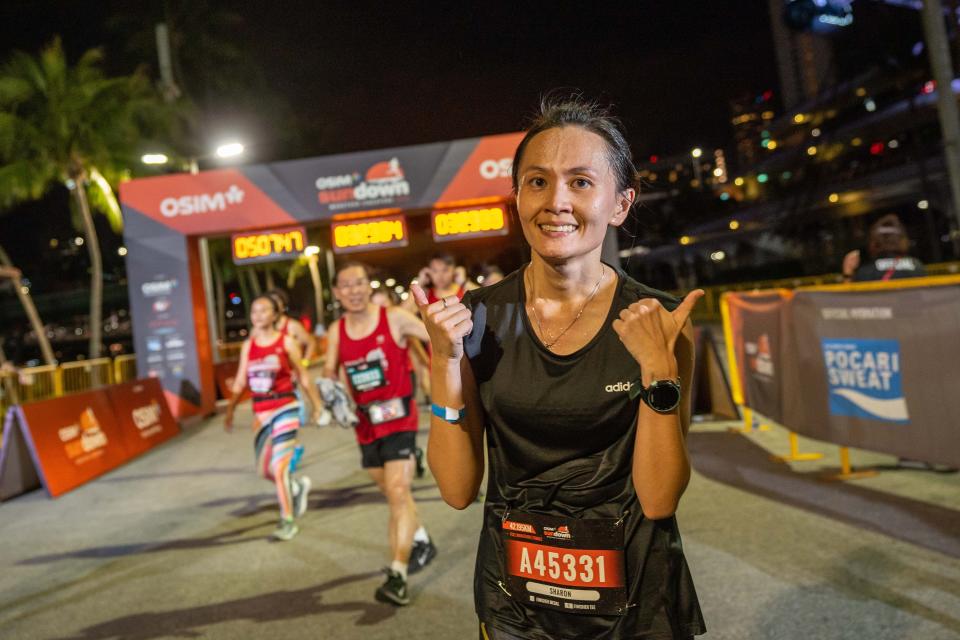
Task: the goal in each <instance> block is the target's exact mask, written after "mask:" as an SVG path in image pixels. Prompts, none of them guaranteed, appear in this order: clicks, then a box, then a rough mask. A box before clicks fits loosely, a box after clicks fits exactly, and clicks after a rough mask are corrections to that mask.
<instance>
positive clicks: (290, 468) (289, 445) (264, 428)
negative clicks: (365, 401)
mask: <svg viewBox="0 0 960 640" xmlns="http://www.w3.org/2000/svg"><path fill="white" fill-rule="evenodd" d="M279 316H280V306H279V305H278V304H277V301H276V300H275V299H274V298H273V297H271V296H269V295H266V294H264V295H261V296H257V297H256V298H254V300H253V303H252V304H251V305H250V324H251V325H252V326H253V330H252V331H251V332H250V337H249V338H247V339H246V340H245V341H244V342H243V346H242V347H241V349H240V364H239V366H238V367H237V374H236V377H235V378H234V381H233V387H232V389H231V391H232V393H233V395H232V396H231V398H230V401H229V404H228V405H227V413H226V416H225V418H224V422H223V425H224V428H225V429H226V430H227V431H228V432H229V431H232V430H233V414H234V410H235V409H236V406H237V404H238V403H239V402H240V399H241V394H242V393H243V390H244V389H245V388H246V387H247V386H249V387H250V391H251V392H252V394H253V413H254V417H255V419H256V424H258V425H259V427H258V429H257V435H256V438H255V439H254V454H255V460H256V465H257V471H258V472H259V473H260V475H262V476H263V477H264V478H266V479H267V480H270V481H271V482H273V483H274V486H275V487H276V490H277V502H278V503H279V504H280V525H279V526H278V527H277V529H276V530H275V531H274V532H273V537H274V538H275V539H277V540H290V539H291V538H293V537H294V536H295V535H297V533H298V532H299V531H300V528H299V527H298V526H297V524H296V522H295V520H294V518H295V517H297V518H299V517H300V516H302V515H303V514H304V512H306V510H307V499H308V495H309V493H310V478H308V477H307V476H301V477H300V478H297V479H295V478H294V477H293V473H294V471H295V468H296V460H295V451H296V450H297V449H298V447H297V430H298V429H299V428H300V419H299V417H298V415H299V411H300V402H299V401H298V400H297V397H296V394H295V393H294V382H295V380H294V378H295V377H296V378H298V379H300V380H304V381H305V380H307V371H306V369H305V368H304V366H303V364H302V363H301V352H300V346H299V345H298V344H297V342H296V340H294V339H293V338H291V337H290V336H288V335H286V334H284V333H281V332H280V331H279V330H278V329H277V319H278V318H279ZM303 389H304V392H305V393H306V394H307V396H308V397H309V398H310V402H311V404H312V405H313V418H314V421H316V420H318V419H319V414H320V410H321V407H322V403H321V401H320V397H319V395H318V394H317V390H316V389H315V388H313V386H312V385H310V384H303ZM300 451H302V448H300Z"/></svg>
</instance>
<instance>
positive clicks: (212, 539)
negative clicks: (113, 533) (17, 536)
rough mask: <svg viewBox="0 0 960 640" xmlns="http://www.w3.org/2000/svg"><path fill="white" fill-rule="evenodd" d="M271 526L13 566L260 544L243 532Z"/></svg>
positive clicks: (29, 560)
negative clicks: (245, 543)
mask: <svg viewBox="0 0 960 640" xmlns="http://www.w3.org/2000/svg"><path fill="white" fill-rule="evenodd" d="M268 525H270V526H273V525H275V522H274V521H272V520H271V521H270V522H263V523H258V524H254V525H250V526H248V527H241V528H239V529H233V530H231V531H224V532H223V533H217V534H214V535H212V536H207V537H204V538H181V539H179V540H170V541H168V542H138V543H133V544H117V545H108V546H103V547H90V548H89V549H79V550H77V551H64V552H62V553H51V554H48V555H43V556H35V557H33V558H26V559H24V560H21V561H20V562H18V563H17V564H20V565H26V564H45V563H48V562H57V561H59V560H68V559H71V558H119V557H124V556H132V555H138V554H141V553H157V552H159V551H171V550H182V549H203V548H208V547H222V546H224V545H228V544H242V543H244V542H262V541H263V536H259V535H258V536H246V537H240V536H243V535H244V534H246V533H249V532H251V531H254V530H256V529H260V528H263V527H266V526H268Z"/></svg>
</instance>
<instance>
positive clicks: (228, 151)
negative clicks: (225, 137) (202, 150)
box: [217, 142, 244, 158]
mask: <svg viewBox="0 0 960 640" xmlns="http://www.w3.org/2000/svg"><path fill="white" fill-rule="evenodd" d="M243 148H244V147H243V144H242V143H240V142H225V143H223V144H221V145H220V146H218V147H217V157H218V158H235V157H236V156H239V155H241V154H242V153H243Z"/></svg>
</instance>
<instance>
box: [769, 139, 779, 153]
mask: <svg viewBox="0 0 960 640" xmlns="http://www.w3.org/2000/svg"><path fill="white" fill-rule="evenodd" d="M776 148H777V141H776V140H770V141H768V142H767V149H769V150H770V151H773V150H774V149H776Z"/></svg>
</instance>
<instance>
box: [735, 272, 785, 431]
mask: <svg viewBox="0 0 960 640" xmlns="http://www.w3.org/2000/svg"><path fill="white" fill-rule="evenodd" d="M728 304H729V309H730V322H731V324H732V325H733V335H734V350H735V354H736V358H737V362H738V363H741V366H740V367H739V373H740V384H741V389H742V390H743V395H744V400H745V404H746V405H747V406H748V407H750V408H751V409H753V410H754V411H756V412H757V413H759V414H761V415H763V416H766V417H767V418H770V419H771V420H773V421H775V422H781V421H782V417H783V390H782V385H781V380H780V376H781V371H782V368H783V365H782V363H781V361H780V355H781V345H782V343H783V335H782V334H783V323H784V315H783V314H784V310H785V307H786V304H787V298H786V297H785V295H781V294H780V293H778V292H775V291H772V292H767V293H761V294H741V295H736V296H731V297H730V298H728Z"/></svg>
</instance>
